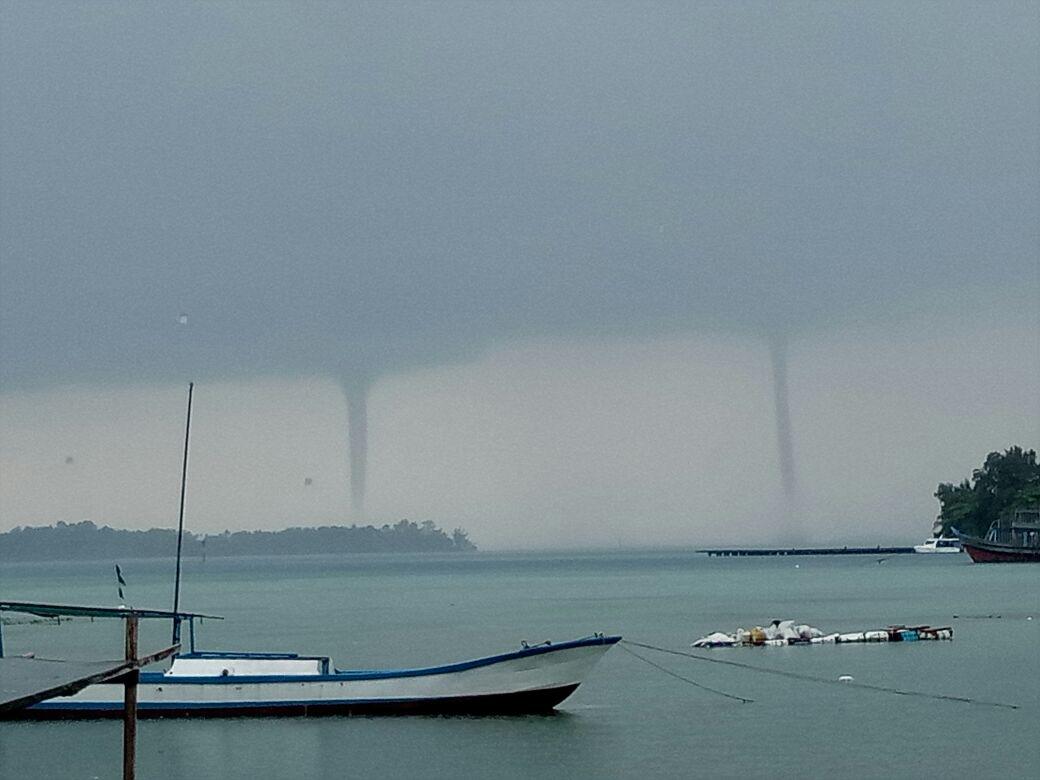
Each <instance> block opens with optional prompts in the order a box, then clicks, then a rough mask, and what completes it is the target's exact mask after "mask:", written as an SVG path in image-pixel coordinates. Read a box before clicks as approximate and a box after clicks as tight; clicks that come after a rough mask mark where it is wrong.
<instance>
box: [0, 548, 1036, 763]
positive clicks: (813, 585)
mask: <svg viewBox="0 0 1040 780" xmlns="http://www.w3.org/2000/svg"><path fill="white" fill-rule="evenodd" d="M121 565H122V570H123V573H124V576H125V577H126V579H127V581H128V583H129V585H128V591H129V592H128V593H127V598H128V601H129V602H130V603H133V604H134V605H135V606H141V607H146V606H147V607H168V606H169V604H168V602H169V601H170V600H171V598H172V597H171V590H172V587H171V585H172V571H173V563H172V561H156V560H149V561H143V560H142V561H125V562H121ZM0 584H2V587H3V592H4V595H5V598H9V599H12V600H15V599H21V600H37V601H54V602H69V603H82V604H95V603H97V604H110V603H113V602H114V596H115V587H114V578H113V575H112V566H111V563H110V562H95V563H75V564H67V563H62V564H51V563H47V564H19V565H5V567H4V569H3V572H2V580H0ZM1038 594H1040V567H1037V566H1028V565H1025V566H1010V565H1003V566H1002V565H988V566H987V565H978V564H972V563H970V562H969V561H968V559H967V556H965V555H954V556H921V555H918V556H914V555H897V556H892V557H889V558H887V559H885V560H883V561H881V562H879V561H878V560H877V559H876V558H875V557H873V556H862V555H861V556H845V557H812V558H723V559H709V558H707V557H705V556H702V555H697V554H694V553H687V552H638V553H624V552H612V553H602V554H597V553H573V554H559V553H554V554H537V553H524V554H504V553H498V554H495V553H473V554H455V555H447V556H438V555H394V556H383V555H367V556H317V557H284V558H239V559H212V558H211V559H210V560H208V561H205V562H203V561H201V560H189V561H187V562H186V566H185V572H184V589H183V591H182V601H181V606H182V607H183V608H185V609H189V610H193V611H199V612H204V613H209V614H217V615H223V616H225V617H226V620H224V621H207V622H206V623H205V624H204V625H202V626H200V627H199V631H198V641H199V646H200V649H210V650H249V651H292V652H299V653H301V654H304V653H305V654H327V655H330V656H332V658H333V662H334V663H335V664H336V666H338V667H339V668H341V669H344V668H401V667H407V666H423V665H430V664H437V663H442V662H451V661H455V660H463V659H466V658H471V657H477V656H482V655H489V654H495V653H499V652H505V651H509V650H512V649H516V648H518V647H519V646H520V642H521V641H522V640H526V641H528V642H532V643H533V642H540V641H543V640H545V639H551V640H555V641H560V640H564V639H571V638H576V637H579V636H585V635H588V634H591V633H593V632H597V631H601V632H605V633H619V634H623V635H624V636H625V637H626V638H627V639H630V640H635V641H639V642H644V643H648V644H653V645H657V646H661V647H667V648H671V649H676V650H680V651H687V650H689V644H690V642H691V641H693V640H694V639H696V638H698V637H700V636H703V635H705V634H707V633H709V632H711V631H715V630H726V631H732V630H733V629H735V628H736V627H738V626H744V627H748V626H751V625H756V624H757V625H765V624H768V622H769V621H771V620H773V619H787V618H790V619H794V620H796V621H798V622H806V623H810V624H812V625H814V626H818V627H820V628H822V629H823V630H824V631H827V632H830V631H859V630H864V629H872V628H881V627H884V626H886V625H888V624H892V623H905V624H909V625H913V624H925V623H927V624H931V625H933V626H945V625H949V626H952V627H953V628H954V639H953V641H950V642H945V641H943V642H910V643H894V644H859V645H818V646H807V647H784V648H770V647H761V648H731V649H714V650H707V651H699V652H700V653H701V654H702V655H707V656H708V657H710V658H717V659H723V660H731V661H738V662H741V663H746V664H751V665H753V666H758V667H764V668H768V669H773V670H782V671H785V672H796V673H799V674H803V675H810V676H813V677H819V678H821V679H822V680H825V681H829V682H812V681H809V680H799V679H792V678H789V677H783V676H777V675H772V674H766V673H762V672H760V671H755V670H750V669H743V668H735V667H731V666H727V665H722V664H714V663H708V662H704V661H695V660H692V659H688V658H682V657H678V656H669V655H665V654H660V653H654V652H653V651H649V650H644V649H640V648H634V647H632V648H630V649H633V650H636V651H637V652H638V653H640V654H641V655H644V656H645V657H647V658H649V659H652V660H653V661H654V663H656V664H658V665H659V666H662V667H664V668H665V669H667V670H668V671H670V672H672V673H674V674H676V675H679V676H681V677H685V678H688V679H689V680H693V681H695V682H697V683H700V684H702V685H706V686H709V687H711V688H714V689H717V690H719V691H723V692H726V693H730V694H734V695H737V696H740V697H744V698H747V699H753V701H752V702H751V703H740V702H739V701H735V700H733V699H729V698H725V697H723V696H720V695H717V694H716V693H712V692H710V691H707V690H704V689H703V688H698V687H695V686H694V685H691V684H688V683H686V682H684V681H683V680H681V679H679V678H677V677H675V676H671V675H668V674H666V673H665V672H663V671H661V670H660V669H657V668H655V667H653V666H650V665H649V664H646V663H644V662H643V661H641V660H639V659H638V658H636V657H634V656H633V655H631V654H630V653H628V652H626V651H625V649H624V648H625V647H626V646H625V645H620V646H618V647H615V648H614V649H612V650H611V651H610V652H609V653H608V654H607V655H606V656H605V657H604V659H603V660H602V662H601V663H600V664H599V665H598V666H597V667H596V668H595V669H594V670H593V672H592V674H591V675H590V676H589V678H588V679H587V680H586V682H585V684H584V685H583V686H582V687H581V688H579V689H578V691H577V692H576V693H575V694H574V695H573V696H571V697H570V698H569V699H567V700H566V701H564V702H563V704H562V705H561V706H560V707H559V709H558V712H557V713H556V714H555V715H551V716H528V717H484V718H471V717H389V718H376V717H374V718H344V717H328V718H236V719H213V720H209V719H207V720H158V721H156V720H148V721H144V722H142V723H141V724H140V727H139V733H138V740H139V747H138V762H139V763H138V775H139V777H143V778H163V777H185V778H226V779H231V778H261V777H271V778H282V777H301V778H304V777H306V778H339V777H417V778H418V777H423V778H426V777H430V778H437V777H445V778H447V777H460V776H464V777H487V778H524V779H525V780H526V779H527V778H531V777H545V778H553V777H568V778H575V777H693V776H707V775H711V776H716V777H762V776H777V775H780V776H788V775H803V776H821V775H824V774H826V775H830V776H846V777H912V776H918V777H919V776H939V775H942V776H947V777H979V776H989V777H1036V776H1037V775H1038V774H1040V742H1038V741H1037V739H1036V724H1037V723H1038V720H1040V674H1038V663H1037V658H1038V650H1037V648H1038V647H1040V600H1038ZM24 617H25V616H11V615H9V616H8V619H9V620H10V621H12V622H11V623H10V624H8V625H6V626H5V644H6V650H7V652H8V653H9V654H16V653H23V652H36V653H37V655H39V656H51V657H76V656H79V657H95V658H96V657H118V656H120V655H121V653H122V646H121V641H122V632H121V629H120V627H119V626H118V625H116V624H115V623H113V622H111V621H97V622H94V623H90V622H89V621H83V620H73V621H70V622H62V623H61V624H60V625H55V624H53V623H41V622H31V623H30V622H27V621H25V620H23V619H22V618H24ZM1030 618H1032V619H1030ZM168 640H169V629H168V627H167V626H159V625H151V624H146V625H145V626H144V627H143V628H142V647H143V648H158V647H160V646H163V645H164V644H165V643H167V642H168ZM842 675H850V676H852V677H853V678H854V680H855V682H857V683H866V684H872V685H878V686H884V687H891V688H896V689H899V690H905V691H919V692H923V693H929V694H946V695H950V696H958V697H966V698H970V699H976V700H980V701H984V702H996V703H1003V704H1014V705H1018V708H1017V709H1011V708H1007V707H994V706H988V705H986V704H981V703H964V702H959V701H949V700H937V699H932V698H922V697H916V696H906V695H896V694H891V693H881V692H877V691H870V690H864V689H860V688H856V687H850V686H848V685H840V684H837V683H835V682H833V681H836V680H837V678H838V677H839V676H842ZM120 729H121V727H120V724H119V722H118V721H84V722H40V723H33V722H28V723H21V722H4V723H0V777H2V778H4V780H8V779H10V780H15V779H18V780H21V779H23V778H24V779H26V780H28V779H30V778H48V779H53V780H59V779H61V778H88V779H89V778H109V777H116V776H118V775H119V773H120V759H121V751H120V745H121V742H120V740H121V730H120Z"/></svg>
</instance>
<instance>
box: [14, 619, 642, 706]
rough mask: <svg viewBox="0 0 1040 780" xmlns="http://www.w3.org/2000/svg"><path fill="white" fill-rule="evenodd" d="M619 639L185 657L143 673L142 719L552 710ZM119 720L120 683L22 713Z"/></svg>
mask: <svg viewBox="0 0 1040 780" xmlns="http://www.w3.org/2000/svg"><path fill="white" fill-rule="evenodd" d="M620 639H621V637H619V636H603V635H602V634H597V635H594V636H590V637H586V638H584V639H575V640H572V641H569V642H559V643H549V642H545V643H543V644H539V645H531V646H528V645H526V644H525V645H524V646H522V647H521V648H520V649H518V650H516V651H513V652H510V653H504V654H502V655H494V656H488V657H484V658H477V659H474V660H471V661H462V662H460V663H454V664H448V665H445V666H430V667H424V668H419V669H395V670H374V671H373V670H357V671H340V670H338V669H334V668H332V666H331V662H330V660H329V658H327V657H324V656H297V655H294V654H288V653H284V654H283V653H219V652H189V653H186V654H184V655H181V656H178V657H177V658H176V659H175V660H174V662H173V665H172V666H171V667H170V669H169V670H168V671H166V672H141V673H140V681H139V685H138V694H137V695H138V703H137V708H138V710H137V711H138V715H139V716H140V717H142V718H147V717H151V718H156V717H158V718H170V717H196V718H198V717H222V716H223V717H227V716H242V715H380V714H387V715H391V714H395V715H405V714H408V715H412V714H415V715H419V714H475V715H480V714H517V713H539V712H550V711H551V710H552V709H553V708H554V707H555V706H556V705H557V704H559V703H560V702H561V701H563V700H564V699H566V698H567V697H568V696H570V695H571V694H572V693H573V692H574V690H575V689H576V688H577V687H578V686H579V685H580V684H581V683H582V681H583V680H584V679H585V676H586V675H587V674H588V672H589V670H590V669H591V668H592V667H593V665H594V664H595V663H596V662H597V661H598V660H599V659H600V658H601V657H602V656H603V654H604V653H606V652H607V650H609V649H610V648H611V647H612V646H613V645H615V644H616V643H617V642H618V641H619V640H620ZM122 714H123V685H122V683H119V684H102V685H91V686H88V687H87V688H84V689H83V690H82V691H80V692H79V693H76V694H74V695H73V696H65V697H60V698H54V699H48V700H47V701H44V702H41V703H39V704H36V705H34V706H33V707H30V708H29V709H27V710H22V711H20V712H19V717H22V718H45V719H51V718H98V717H122Z"/></svg>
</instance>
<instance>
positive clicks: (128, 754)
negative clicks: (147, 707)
mask: <svg viewBox="0 0 1040 780" xmlns="http://www.w3.org/2000/svg"><path fill="white" fill-rule="evenodd" d="M125 658H126V660H127V661H132V662H133V664H134V668H133V669H131V670H130V671H129V672H127V675H126V681H125V682H124V683H123V780H134V775H135V774H136V770H135V764H136V763H137V680H138V675H139V672H138V670H137V615H127V617H126V654H125Z"/></svg>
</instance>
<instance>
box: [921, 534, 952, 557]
mask: <svg viewBox="0 0 1040 780" xmlns="http://www.w3.org/2000/svg"><path fill="white" fill-rule="evenodd" d="M960 551H961V540H960V539H958V538H957V537H956V536H954V537H952V538H951V537H948V536H933V537H932V538H931V539H925V541H924V544H915V545H914V552H915V553H959V552H960Z"/></svg>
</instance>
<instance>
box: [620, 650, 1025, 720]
mask: <svg viewBox="0 0 1040 780" xmlns="http://www.w3.org/2000/svg"><path fill="white" fill-rule="evenodd" d="M621 642H622V644H625V645H634V646H635V647H642V648H645V649H647V650H656V651H658V652H659V653H668V654H669V655H678V656H682V657H683V658H692V659H693V660H695V661H707V662H708V663H711V664H723V665H725V666H735V667H737V668H738V669H747V670H749V671H752V672H762V673H763V674H774V675H777V676H778V677H789V678H791V679H794V680H803V681H805V682H816V683H827V684H828V685H844V686H848V687H851V688H862V689H864V690H868V691H878V692H879V693H894V694H896V695H898V696H918V697H920V698H923V699H939V700H941V701H957V702H961V703H963V704H978V705H980V706H983V707H1001V708H1003V709H1008V710H1017V709H1020V707H1019V705H1017V704H1006V703H1004V702H998V701H985V700H984V699H972V698H970V697H967V696H948V695H946V694H942V693H924V692H923V691H908V690H903V689H901V688H891V687H889V686H887V685H872V684H870V683H860V682H855V681H848V682H844V681H841V680H832V679H830V678H829V677H818V676H816V675H813V674H804V673H802V672H789V671H787V670H785V669H770V668H769V667H767V666H755V665H754V664H748V663H743V662H741V661H729V660H727V659H725V658H709V657H708V656H704V655H697V654H696V653H686V652H683V651H681V650H669V649H668V648H667V647H658V646H657V645H648V644H645V643H643V642H634V641H632V640H631V639H622V640H621ZM625 649H626V650H627V649H628V648H625ZM629 652H632V651H631V650H629ZM716 693H718V691H716Z"/></svg>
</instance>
